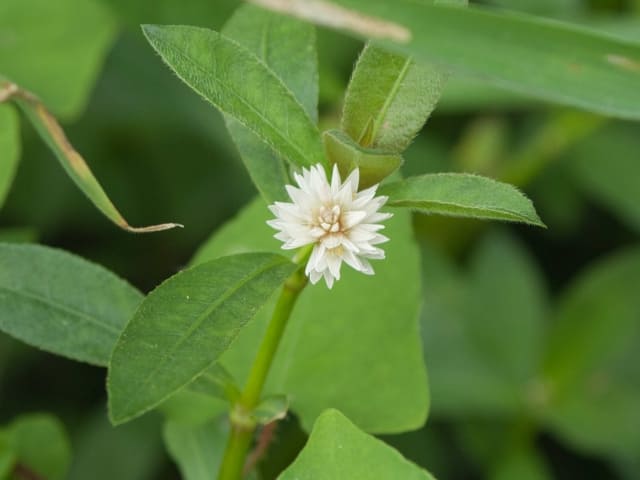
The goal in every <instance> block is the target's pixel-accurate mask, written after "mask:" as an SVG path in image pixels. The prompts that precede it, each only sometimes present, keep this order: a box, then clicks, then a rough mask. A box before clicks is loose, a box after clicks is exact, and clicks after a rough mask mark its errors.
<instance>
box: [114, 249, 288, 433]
mask: <svg viewBox="0 0 640 480" xmlns="http://www.w3.org/2000/svg"><path fill="white" fill-rule="evenodd" d="M295 269H296V265H295V264H293V263H291V262H290V261H288V260H287V259H286V258H284V257H282V256H280V255H273V254H267V253H254V254H246V255H234V256H229V257H225V258H221V259H218V260H214V261H211V262H207V263H204V264H202V265H199V266H197V267H194V268H190V269H187V270H184V271H182V272H180V273H178V274H177V275H174V276H173V277H171V278H169V279H168V280H167V281H165V282H164V283H162V285H160V286H159V287H158V288H156V289H155V290H154V291H153V292H151V293H150V294H149V295H148V296H147V298H146V299H145V300H144V301H143V302H142V304H141V305H140V308H139V309H138V310H137V312H136V313H135V315H134V316H133V318H132V319H131V321H130V322H129V323H128V324H127V326H126V328H125V330H124V332H123V333H122V335H121V337H120V339H119V340H118V343H117V344H116V346H115V348H114V351H113V354H112V357H111V361H110V363H109V377H108V382H107V390H108V392H109V413H110V416H111V420H112V422H113V423H114V424H119V423H123V422H126V421H128V420H131V419H133V418H134V417H137V416H138V415H141V414H143V413H145V412H146V411H148V410H150V409H151V408H153V407H155V406H157V405H158V404H160V403H161V402H162V401H164V400H166V399H167V398H168V397H169V396H170V395H171V394H173V393H175V392H176V391H178V390H179V389H181V388H182V387H184V386H185V385H187V384H189V383H190V382H191V381H193V380H194V379H195V378H196V377H198V376H199V375H200V374H202V373H203V372H204V371H205V370H207V369H208V368H210V367H211V366H212V365H213V364H214V363H215V362H216V361H217V360H218V358H219V357H220V355H221V354H222V353H223V352H224V351H225V350H227V349H228V348H229V345H230V344H231V342H232V341H233V340H235V338H236V337H237V336H238V334H239V333H240V331H241V330H242V328H243V327H244V326H245V325H246V324H247V323H248V322H249V320H251V319H252V318H253V317H254V316H255V314H256V313H257V311H258V310H259V309H260V307H262V306H263V305H264V304H265V303H266V302H267V301H268V300H269V298H270V297H271V295H272V294H273V293H274V292H275V291H276V290H277V289H278V288H279V287H280V286H281V285H282V283H283V282H284V280H285V279H286V278H287V277H288V276H289V275H290V274H291V273H292V272H293V271H294V270H295Z"/></svg>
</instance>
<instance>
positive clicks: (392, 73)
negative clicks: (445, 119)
mask: <svg viewBox="0 0 640 480" xmlns="http://www.w3.org/2000/svg"><path fill="white" fill-rule="evenodd" d="M446 77H447V74H446V73H444V72H443V71H441V70H440V69H438V68H436V67H433V66H426V65H424V64H421V63H416V62H415V61H414V60H413V59H412V58H411V57H405V56H403V55H399V54H396V53H391V52H389V51H387V50H384V49H382V48H380V47H378V46H375V45H371V44H368V45H367V46H366V47H365V48H364V50H363V51H362V54H361V55H360V58H359V60H358V63H357V64H356V67H355V70H354V71H353V76H352V77H351V82H350V83H349V88H348V90H347V94H346V97H345V103H344V112H343V114H342V130H344V131H345V132H346V133H347V134H348V135H349V136H350V137H351V138H352V139H353V140H354V141H356V142H358V143H359V144H360V145H362V146H363V147H370V148H375V149H379V150H382V151H386V152H393V153H402V152H403V151H404V150H405V149H406V148H407V147H408V146H409V144H410V143H411V140H413V137H415V136H416V134H417V133H418V132H419V131H420V129H421V128H422V126H423V125H424V123H425V122H426V121H427V118H428V117H429V115H430V114H431V112H432V111H433V109H434V108H435V106H436V103H437V102H438V99H439V98H440V95H441V94H442V90H443V87H444V85H445V82H446Z"/></svg>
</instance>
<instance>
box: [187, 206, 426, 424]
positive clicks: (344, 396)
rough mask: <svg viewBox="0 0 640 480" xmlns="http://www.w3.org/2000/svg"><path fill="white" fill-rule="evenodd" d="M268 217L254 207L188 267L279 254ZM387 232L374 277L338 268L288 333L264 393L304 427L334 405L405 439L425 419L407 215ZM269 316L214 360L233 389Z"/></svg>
mask: <svg viewBox="0 0 640 480" xmlns="http://www.w3.org/2000/svg"><path fill="white" fill-rule="evenodd" d="M269 215H270V213H269V211H268V209H267V207H266V205H265V204H264V202H262V201H255V202H254V203H252V204H251V205H249V206H248V207H247V208H246V209H245V210H244V211H242V212H241V213H240V215H239V216H238V217H237V218H236V219H235V220H233V221H231V222H229V223H228V224H227V225H226V226H225V227H223V228H222V229H221V230H219V231H218V232H216V233H215V234H214V235H213V236H212V238H211V239H210V240H209V241H207V242H206V243H205V244H204V245H203V247H202V248H201V250H200V252H199V254H198V255H197V256H196V258H195V260H194V263H195V264H200V263H201V262H205V261H208V260H210V259H213V258H217V257H219V256H221V255H225V254H230V253H238V252H246V251H255V250H258V251H261V250H268V251H274V252H277V251H281V250H280V244H279V242H278V241H277V240H274V239H273V238H272V235H273V233H274V232H273V230H271V229H270V228H269V227H268V226H267V225H266V223H265V221H266V220H267V219H268V218H269ZM385 234H386V235H387V236H389V237H390V238H391V241H390V242H389V243H388V244H385V251H386V254H387V258H386V259H385V260H383V261H380V262H374V264H373V267H374V268H375V270H376V274H375V275H374V276H372V277H369V276H365V275H362V274H361V273H359V272H355V271H352V270H350V269H345V270H344V271H343V278H342V279H341V280H340V281H339V282H337V284H336V285H335V286H334V288H333V289H332V290H331V291H329V290H328V289H327V288H326V286H324V285H320V284H319V285H315V286H309V287H307V288H306V289H305V291H304V292H303V293H302V295H301V297H300V299H299V301H298V304H297V305H296V307H295V310H294V312H293V315H292V318H291V320H290V322H289V324H288V326H287V330H286V332H285V335H284V337H283V340H282V343H281V345H280V348H279V351H278V354H277V356H276V359H275V361H274V364H273V367H272V369H271V371H270V374H269V378H268V381H267V387H266V391H265V394H281V393H285V394H287V395H290V397H291V409H292V410H293V411H294V412H295V413H296V414H297V415H299V416H300V418H301V421H302V424H303V426H304V427H305V428H306V429H310V428H311V425H312V424H313V421H314V420H315V419H316V418H317V416H318V415H319V414H320V413H321V412H322V411H323V410H324V409H326V408H328V407H332V406H333V407H338V408H340V409H341V411H344V412H346V413H348V414H349V416H350V418H352V419H353V421H354V422H356V424H357V425H358V426H360V427H361V428H363V429H364V430H367V431H372V432H386V433H390V432H399V431H404V430H408V429H412V428H417V427H419V426H421V425H422V424H423V423H424V421H425V417H426V414H427V410H428V405H429V396H428V391H427V385H426V376H425V367H424V363H423V360H422V350H421V346H420V338H419V333H418V328H417V327H418V325H417V321H416V320H417V315H418V310H419V302H420V294H419V284H420V273H419V256H418V251H417V248H416V245H415V243H414V241H413V239H412V235H413V234H412V231H411V226H410V221H409V215H408V212H402V211H397V212H395V216H394V218H393V219H391V220H390V221H389V222H387V227H386V229H385ZM270 310H271V309H270V308H265V310H264V311H265V314H264V315H259V317H258V318H257V319H256V321H255V322H253V323H252V324H251V325H249V326H248V327H247V328H246V329H245V330H244V331H243V332H242V333H241V335H240V336H239V337H238V340H237V341H236V342H235V343H234V344H233V346H232V347H231V349H230V350H229V351H228V352H227V353H226V354H225V355H223V356H222V358H221V362H222V363H223V364H224V365H225V366H226V367H227V368H228V369H229V370H230V371H231V373H232V374H233V375H234V377H235V378H236V379H238V380H239V381H240V382H242V381H243V379H244V378H246V375H247V373H248V370H249V367H250V365H251V362H252V361H253V358H254V356H255V352H256V350H257V348H258V344H259V341H260V339H261V338H262V335H263V332H264V329H265V327H266V323H267V321H268V318H269V315H268V313H269V312H270ZM320 385H322V388H319V386H320Z"/></svg>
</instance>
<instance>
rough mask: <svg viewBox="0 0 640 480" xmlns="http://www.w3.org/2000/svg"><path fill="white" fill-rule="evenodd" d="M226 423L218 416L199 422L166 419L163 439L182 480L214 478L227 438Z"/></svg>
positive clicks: (207, 479)
mask: <svg viewBox="0 0 640 480" xmlns="http://www.w3.org/2000/svg"><path fill="white" fill-rule="evenodd" d="M228 429H229V428H228V426H227V425H226V424H225V423H224V422H221V421H220V419H218V420H212V421H209V422H207V423H204V424H201V425H186V424H183V423H178V422H172V421H169V422H167V423H166V424H165V427H164V442H165V444H166V446H167V450H168V451H169V454H170V455H171V457H172V458H173V460H174V461H175V462H176V463H177V464H178V467H179V468H180V473H181V474H182V478H183V479H184V480H211V479H213V478H216V475H217V473H218V470H219V468H220V464H221V463H222V456H223V454H224V450H225V445H226V442H227V435H228Z"/></svg>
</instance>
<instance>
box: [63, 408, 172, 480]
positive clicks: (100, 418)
mask: <svg viewBox="0 0 640 480" xmlns="http://www.w3.org/2000/svg"><path fill="white" fill-rule="evenodd" d="M73 445H74V449H73V462H72V464H71V471H70V472H69V476H68V480H87V479H91V480H115V479H117V480H150V479H154V478H158V476H160V475H161V473H160V472H161V471H162V469H163V467H164V463H165V458H166V454H165V451H164V446H163V445H162V441H161V423H160V418H158V417H157V416H147V417H144V418H141V419H139V420H137V421H135V422H131V423H129V424H127V425H122V426H120V427H118V428H114V427H113V426H112V425H111V424H110V423H109V421H108V420H107V418H106V416H105V414H104V409H103V408H102V406H100V407H99V408H98V409H97V411H96V412H95V413H92V414H91V415H90V416H89V418H88V420H87V421H85V422H83V423H82V425H80V426H79V427H77V428H76V429H75V431H74V438H73Z"/></svg>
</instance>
